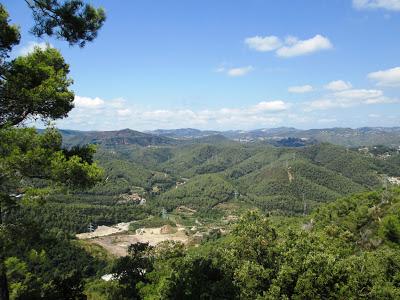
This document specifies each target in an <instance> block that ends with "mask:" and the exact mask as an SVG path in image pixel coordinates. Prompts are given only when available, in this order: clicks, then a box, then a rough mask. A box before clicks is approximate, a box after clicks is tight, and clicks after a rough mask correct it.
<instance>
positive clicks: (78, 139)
mask: <svg viewBox="0 0 400 300" xmlns="http://www.w3.org/2000/svg"><path fill="white" fill-rule="evenodd" d="M60 132H61V134H62V136H63V143H64V145H65V146H67V147H70V146H74V145H85V144H99V145H104V146H115V145H140V146H149V145H171V144H176V141H174V140H173V139H172V138H168V137H162V136H157V135H153V134H147V133H143V132H139V131H135V130H131V129H123V130H118V131H76V130H60Z"/></svg>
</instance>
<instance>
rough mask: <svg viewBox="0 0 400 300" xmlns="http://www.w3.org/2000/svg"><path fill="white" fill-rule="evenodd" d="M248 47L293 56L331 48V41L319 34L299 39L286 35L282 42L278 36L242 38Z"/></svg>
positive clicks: (280, 55) (281, 55) (283, 55)
mask: <svg viewBox="0 0 400 300" xmlns="http://www.w3.org/2000/svg"><path fill="white" fill-rule="evenodd" d="M244 42H245V44H246V45H247V46H248V47H249V48H250V49H254V50H256V51H260V52H267V51H274V50H275V51H276V55H277V56H279V57H285V58H286V57H294V56H300V55H307V54H310V53H313V52H317V51H321V50H327V49H331V48H332V47H333V46H332V43H331V42H330V40H329V39H328V38H327V37H324V36H322V35H320V34H317V35H315V36H314V37H312V38H310V39H307V40H299V39H298V38H297V37H295V36H288V37H286V38H285V40H284V42H282V41H281V39H280V38H279V37H276V36H274V35H271V36H265V37H262V36H253V37H249V38H246V39H245V40H244Z"/></svg>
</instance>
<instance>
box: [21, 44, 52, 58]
mask: <svg viewBox="0 0 400 300" xmlns="http://www.w3.org/2000/svg"><path fill="white" fill-rule="evenodd" d="M47 47H51V48H53V45H52V44H49V43H45V42H42V43H37V42H33V41H30V42H28V44H27V45H26V46H24V47H22V48H21V49H20V50H19V54H20V55H28V54H29V53H32V52H33V50H35V48H40V49H42V50H44V49H46V48H47Z"/></svg>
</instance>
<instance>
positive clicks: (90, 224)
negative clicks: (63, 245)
mask: <svg viewBox="0 0 400 300" xmlns="http://www.w3.org/2000/svg"><path fill="white" fill-rule="evenodd" d="M88 229H89V232H93V231H94V225H93V224H92V222H90V223H89V226H88Z"/></svg>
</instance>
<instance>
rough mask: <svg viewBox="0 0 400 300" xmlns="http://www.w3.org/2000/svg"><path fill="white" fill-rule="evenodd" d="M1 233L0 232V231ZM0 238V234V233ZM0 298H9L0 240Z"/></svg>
mask: <svg viewBox="0 0 400 300" xmlns="http://www.w3.org/2000/svg"><path fill="white" fill-rule="evenodd" d="M1 196H2V195H1V194H0V230H4V224H3V203H2V202H3V199H2V197H1ZM0 234H1V233H0ZM0 239H1V235H0ZM0 251H1V252H0V300H9V298H10V297H9V292H8V281H7V273H6V265H5V264H4V259H5V257H4V253H5V249H4V242H2V241H1V240H0Z"/></svg>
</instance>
